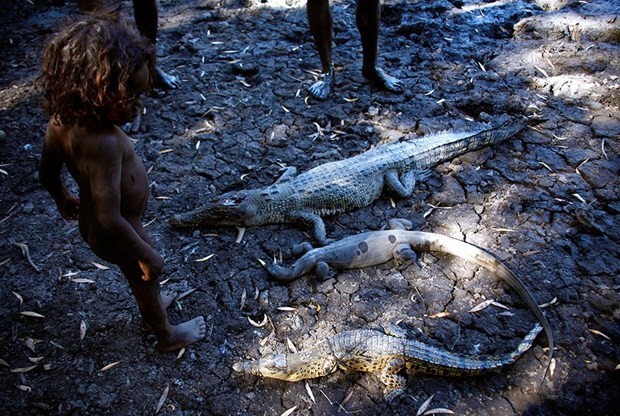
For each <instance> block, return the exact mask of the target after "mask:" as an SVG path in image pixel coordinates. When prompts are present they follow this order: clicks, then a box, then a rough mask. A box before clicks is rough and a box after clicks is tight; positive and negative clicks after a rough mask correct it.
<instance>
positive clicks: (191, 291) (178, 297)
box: [174, 287, 196, 301]
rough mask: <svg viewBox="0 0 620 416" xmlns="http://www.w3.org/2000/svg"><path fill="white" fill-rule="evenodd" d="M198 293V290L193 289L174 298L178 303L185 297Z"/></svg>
mask: <svg viewBox="0 0 620 416" xmlns="http://www.w3.org/2000/svg"><path fill="white" fill-rule="evenodd" d="M195 291H196V288H195V287H194V288H191V289H188V290H186V291H185V292H183V293H181V294H180V295H179V296H177V297H176V298H174V300H176V301H180V300H181V299H183V298H184V297H187V296H189V295H191V294H192V293H194V292H195Z"/></svg>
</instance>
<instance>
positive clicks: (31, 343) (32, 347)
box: [24, 338, 35, 352]
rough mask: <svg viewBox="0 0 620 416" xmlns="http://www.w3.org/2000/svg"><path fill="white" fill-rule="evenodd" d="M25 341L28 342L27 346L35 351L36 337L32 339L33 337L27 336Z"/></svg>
mask: <svg viewBox="0 0 620 416" xmlns="http://www.w3.org/2000/svg"><path fill="white" fill-rule="evenodd" d="M24 343H25V344H26V346H27V347H28V349H29V350H30V351H32V352H34V350H35V345H34V344H35V343H34V339H32V338H26V339H25V340H24Z"/></svg>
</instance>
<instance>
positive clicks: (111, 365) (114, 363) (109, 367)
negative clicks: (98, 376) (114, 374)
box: [99, 361, 121, 372]
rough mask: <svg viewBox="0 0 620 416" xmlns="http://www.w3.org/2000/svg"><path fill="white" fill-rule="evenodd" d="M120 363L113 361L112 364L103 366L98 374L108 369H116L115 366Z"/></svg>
mask: <svg viewBox="0 0 620 416" xmlns="http://www.w3.org/2000/svg"><path fill="white" fill-rule="evenodd" d="M120 363H121V362H120V361H115V362H113V363H110V364H108V365H106V366H103V367H102V368H101V369H100V370H99V371H100V372H104V371H108V370H109V369H111V368H113V367H116V366H117V365H119V364H120Z"/></svg>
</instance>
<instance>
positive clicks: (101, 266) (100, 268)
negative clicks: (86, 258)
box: [91, 261, 110, 270]
mask: <svg viewBox="0 0 620 416" xmlns="http://www.w3.org/2000/svg"><path fill="white" fill-rule="evenodd" d="M91 264H92V265H93V266H95V267H96V268H98V269H99V270H109V269H110V268H109V267H108V266H104V265H103V264H100V263H97V262H96V261H91Z"/></svg>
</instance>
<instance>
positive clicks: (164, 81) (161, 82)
mask: <svg viewBox="0 0 620 416" xmlns="http://www.w3.org/2000/svg"><path fill="white" fill-rule="evenodd" d="M154 83H155V86H156V87H163V88H168V89H174V88H178V87H180V86H181V80H180V79H179V78H177V77H175V76H174V75H170V74H167V73H165V72H164V71H163V70H162V69H161V68H160V67H158V66H157V67H155V80H154Z"/></svg>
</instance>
